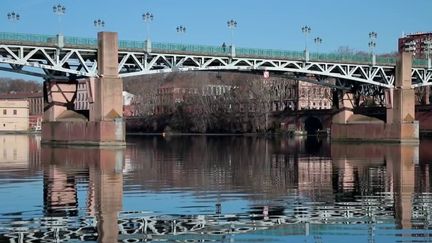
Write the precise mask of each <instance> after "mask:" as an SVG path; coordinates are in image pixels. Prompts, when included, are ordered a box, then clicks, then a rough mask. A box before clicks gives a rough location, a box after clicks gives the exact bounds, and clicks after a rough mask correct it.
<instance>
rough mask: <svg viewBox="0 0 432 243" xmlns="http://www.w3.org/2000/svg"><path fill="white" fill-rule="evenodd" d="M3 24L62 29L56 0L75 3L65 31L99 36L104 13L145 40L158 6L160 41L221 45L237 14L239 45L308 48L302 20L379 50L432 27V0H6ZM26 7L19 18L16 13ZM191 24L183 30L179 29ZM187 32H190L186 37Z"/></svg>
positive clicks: (335, 37)
mask: <svg viewBox="0 0 432 243" xmlns="http://www.w3.org/2000/svg"><path fill="white" fill-rule="evenodd" d="M0 1H1V6H0V16H1V17H0V29H1V31H6V32H25V33H39V34H55V33H57V32H58V31H59V24H58V21H57V17H56V16H55V15H54V14H53V12H52V6H53V5H54V4H58V3H60V4H63V5H65V6H66V8H67V10H66V11H67V12H66V15H65V16H64V17H63V18H62V29H63V32H64V33H65V35H69V36H80V37H95V36H96V31H97V30H96V29H95V27H94V26H93V20H95V19H98V18H100V19H103V20H104V21H105V22H106V28H105V30H108V31H116V32H119V37H120V38H121V39H127V40H143V39H145V36H146V35H145V25H144V23H143V21H142V18H141V15H142V13H144V12H147V11H149V12H152V13H153V14H154V15H155V19H154V21H153V22H152V24H151V27H150V29H151V31H150V32H151V36H152V40H153V41H158V42H180V41H182V42H184V43H195V44H207V45H220V44H222V43H223V42H227V43H228V42H230V32H229V29H228V28H227V24H226V22H227V20H229V19H235V20H236V21H237V22H238V27H237V29H236V30H235V34H234V42H235V45H236V46H242V47H258V48H272V49H287V50H299V51H300V50H302V49H303V48H304V35H303V34H302V32H301V26H303V25H309V26H311V28H312V33H311V34H310V35H309V46H310V47H311V50H312V51H314V50H316V48H317V47H316V46H315V45H314V44H313V42H312V39H313V38H314V37H317V36H319V37H321V38H322V39H323V43H322V45H321V46H320V47H319V50H320V51H323V52H331V51H334V50H336V49H337V48H338V47H339V46H349V47H351V48H353V49H355V50H365V51H366V50H367V49H368V48H367V43H368V33H369V32H370V31H376V32H377V33H378V41H377V53H385V52H391V51H394V50H396V48H397V38H399V37H400V36H401V34H402V33H403V32H405V33H411V32H417V31H432V28H431V23H432V21H431V20H432V12H431V11H430V10H431V9H432V0H328V1H325V0H306V1H292V0H266V1H263V0H59V1H53V0H0ZM11 11H16V12H19V13H20V15H21V17H22V19H21V21H19V22H18V23H11V22H10V21H8V19H7V17H6V15H7V13H8V12H11ZM178 25H184V26H186V27H187V33H186V34H185V35H184V36H183V37H180V36H179V35H178V33H176V31H175V28H176V26H178ZM180 38H182V39H180Z"/></svg>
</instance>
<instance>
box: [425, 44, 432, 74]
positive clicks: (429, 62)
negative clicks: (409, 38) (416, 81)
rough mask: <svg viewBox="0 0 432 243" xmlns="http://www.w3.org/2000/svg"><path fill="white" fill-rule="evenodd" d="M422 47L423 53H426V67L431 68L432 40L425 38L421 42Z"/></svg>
mask: <svg viewBox="0 0 432 243" xmlns="http://www.w3.org/2000/svg"><path fill="white" fill-rule="evenodd" d="M423 48H424V50H425V53H426V58H427V65H428V69H431V68H432V62H431V48H432V40H431V39H430V38H428V39H426V40H425V41H424V42H423Z"/></svg>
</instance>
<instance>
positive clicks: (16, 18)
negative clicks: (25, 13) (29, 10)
mask: <svg viewBox="0 0 432 243" xmlns="http://www.w3.org/2000/svg"><path fill="white" fill-rule="evenodd" d="M7 18H8V20H9V21H11V22H12V23H16V22H18V21H19V20H20V18H21V16H20V15H19V13H15V12H10V13H8V14H7Z"/></svg>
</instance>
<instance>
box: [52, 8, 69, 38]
mask: <svg viewBox="0 0 432 243" xmlns="http://www.w3.org/2000/svg"><path fill="white" fill-rule="evenodd" d="M53 12H54V14H55V15H57V16H58V23H59V34H60V35H62V26H61V17H62V16H63V15H65V14H66V7H65V6H63V5H61V4H58V5H54V6H53Z"/></svg>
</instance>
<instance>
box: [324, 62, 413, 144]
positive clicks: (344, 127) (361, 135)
mask: <svg viewBox="0 0 432 243" xmlns="http://www.w3.org/2000/svg"><path fill="white" fill-rule="evenodd" d="M411 70H412V54H410V53H402V54H400V57H399V60H398V62H397V65H396V74H395V76H396V82H395V88H394V89H393V90H389V91H388V92H387V94H386V96H387V103H388V104H387V105H388V106H387V119H386V120H387V121H386V122H385V123H384V122H383V121H380V120H377V119H374V118H369V117H366V116H361V115H352V116H351V117H350V118H349V119H348V120H346V121H345V122H344V121H343V120H341V119H334V120H333V124H332V130H331V132H332V139H333V140H351V141H352V140H354V141H383V142H398V143H419V124H418V121H415V94H414V89H413V88H412V87H411V83H412V80H411ZM335 118H337V117H335Z"/></svg>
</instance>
